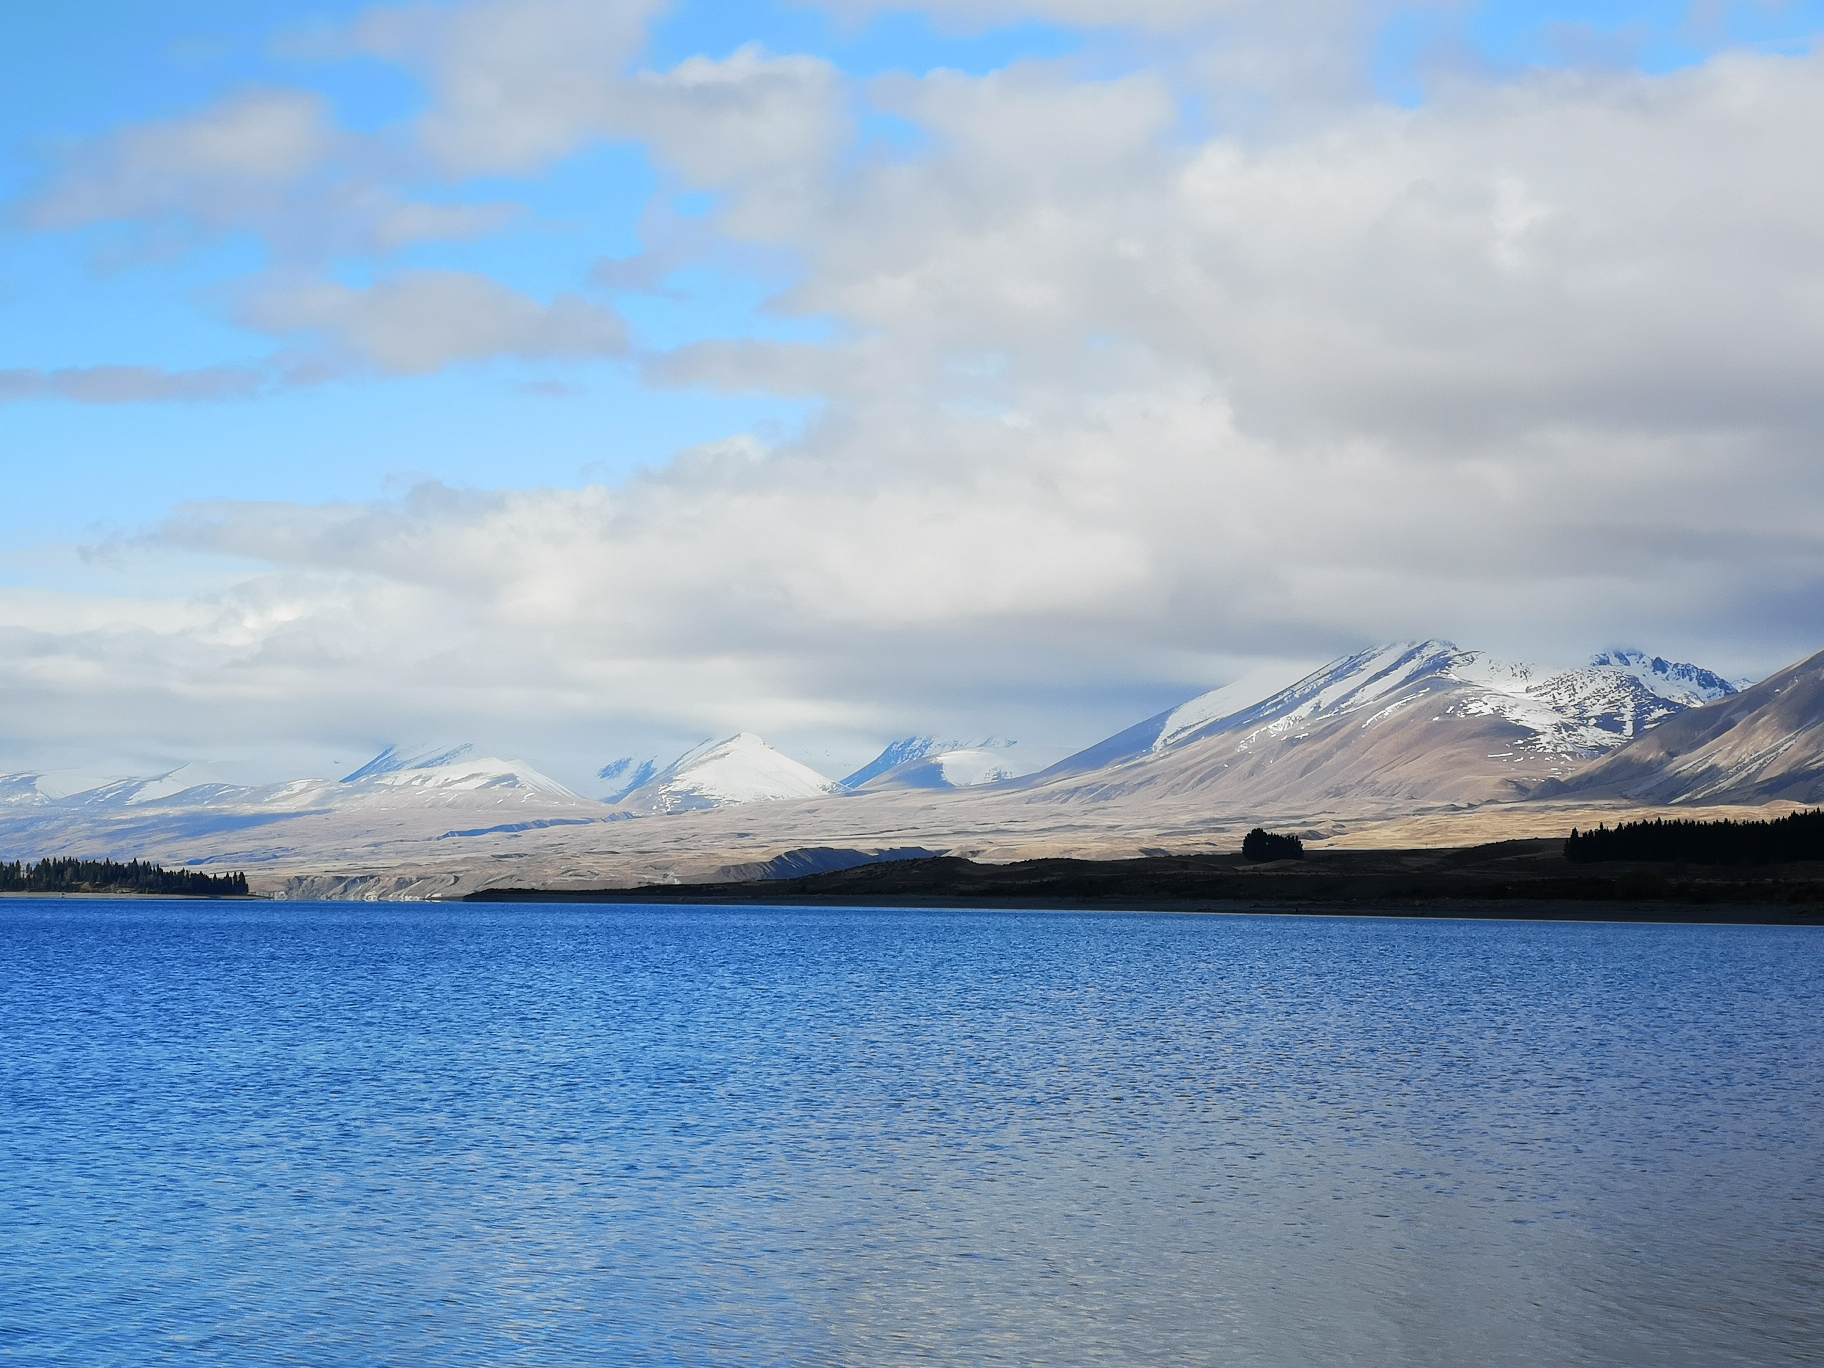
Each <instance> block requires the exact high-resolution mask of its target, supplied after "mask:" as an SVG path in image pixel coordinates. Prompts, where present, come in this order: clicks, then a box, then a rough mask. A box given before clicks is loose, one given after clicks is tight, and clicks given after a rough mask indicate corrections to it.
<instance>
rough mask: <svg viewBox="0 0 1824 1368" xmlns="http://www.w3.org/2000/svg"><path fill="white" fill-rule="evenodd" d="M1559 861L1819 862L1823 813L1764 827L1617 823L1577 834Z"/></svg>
mask: <svg viewBox="0 0 1824 1368" xmlns="http://www.w3.org/2000/svg"><path fill="white" fill-rule="evenodd" d="M1564 858H1565V859H1567V860H1574V861H1577V862H1578V863H1591V862H1595V861H1599V860H1652V861H1680V860H1682V861H1684V862H1686V863H1688V864H1709V865H1759V864H1784V863H1786V862H1787V861H1790V860H1824V808H1815V809H1813V810H1812V811H1810V812H1794V813H1791V814H1789V815H1788V816H1785V817H1776V818H1774V819H1773V820H1772V821H1767V822H1737V821H1731V820H1728V819H1723V820H1720V821H1714V822H1698V821H1680V820H1676V819H1674V820H1672V821H1667V820H1666V819H1664V818H1654V819H1653V820H1652V821H1641V822H1622V823H1619V824H1618V825H1616V826H1613V827H1608V826H1599V827H1597V828H1596V829H1595V830H1594V831H1584V832H1579V831H1578V830H1577V829H1576V828H1575V827H1573V828H1572V829H1571V834H1570V836H1569V838H1568V839H1566V841H1565V843H1564Z"/></svg>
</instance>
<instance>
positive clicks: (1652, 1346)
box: [0, 900, 1824, 1368]
mask: <svg viewBox="0 0 1824 1368" xmlns="http://www.w3.org/2000/svg"><path fill="white" fill-rule="evenodd" d="M1821 971H1824V933H1820V932H1818V931H1816V930H1805V929H1785V928H1753V927H1703V926H1615V925H1537V924H1522V923H1486V922H1424V921H1383V920H1346V919H1320V918H1273V917H1222V916H1140V915H1122V914H1114V915H1095V914H1041V913H989V914H981V913H964V912H929V911H878V910H874V911H861V910H857V911H840V910H837V911H832V910H828V909H819V910H814V911H809V910H793V909H778V908H769V909H761V910H728V909H695V908H660V909H653V908H628V907H603V906H587V907H585V906H575V907H569V906H538V907H518V906H511V905H507V906H502V905H489V906H479V907H469V906H460V907H440V906H424V905H415V906H372V905H351V904H346V903H343V904H299V903H290V904H246V903H240V904H205V903H152V902H108V903H97V902H83V901H77V900H63V901H46V902H33V901H23V900H6V901H3V902H0V1045H3V1047H4V1048H3V1051H0V1361H3V1362H5V1363H8V1364H83V1365H111V1364H120V1365H129V1364H131V1365H145V1364H162V1363H178V1362H181V1363H185V1364H235V1365H245V1364H261V1365H263V1364H313V1365H342V1364H361V1365H366V1364H374V1365H380V1364H389V1365H395V1364H396V1365H443V1364H475V1365H483V1364H486V1365H496V1364H527V1365H541V1368H549V1366H551V1365H572V1364H577V1365H581V1364H590V1365H600V1364H622V1363H632V1364H643V1363H651V1364H673V1363H676V1364H699V1363H731V1364H732V1363H739V1364H794V1365H797V1364H825V1363H828V1364H858V1365H876V1364H896V1363H944V1364H974V1363H1007V1364H1075V1363H1107V1364H1154V1363H1157V1364H1168V1363H1169V1364H1204V1363H1207V1364H1224V1365H1231V1364H1233V1365H1255V1364H1258V1365H1278V1364H1288V1365H1289V1364H1345V1363H1346V1364H1371V1365H1381V1364H1385V1365H1408V1364H1440V1365H1443V1364H1449V1365H1464V1364H1478V1365H1486V1364H1516V1365H1518V1364H1527V1365H1538V1364H1576V1363H1591V1364H1651V1365H1677V1364H1784V1363H1798V1362H1801V1361H1815V1356H1816V1355H1817V1354H1818V1352H1819V1346H1820V1345H1824V1037H1821V1031H1824V972H1821Z"/></svg>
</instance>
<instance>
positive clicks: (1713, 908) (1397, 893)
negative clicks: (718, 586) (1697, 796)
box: [464, 840, 1824, 926]
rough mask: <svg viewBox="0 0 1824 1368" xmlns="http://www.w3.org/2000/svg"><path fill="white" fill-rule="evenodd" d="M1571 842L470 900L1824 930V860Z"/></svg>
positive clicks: (925, 869) (871, 869)
mask: <svg viewBox="0 0 1824 1368" xmlns="http://www.w3.org/2000/svg"><path fill="white" fill-rule="evenodd" d="M1563 844H1564V843H1563V842H1562V841H1558V840H1530V841H1503V842H1499V843H1497V844H1494V845H1487V846H1474V847H1468V848H1465V849H1456V850H1323V851H1312V852H1311V853H1310V854H1309V855H1308V856H1307V857H1306V858H1305V859H1304V860H1286V861H1280V862H1277V863H1273V864H1261V865H1251V864H1249V863H1248V862H1246V861H1244V860H1242V859H1241V858H1239V857H1238V856H1231V855H1160V856H1146V857H1142V858H1139V859H1131V860H1065V859H1047V860H1027V861H1021V862H1018V863H1015V864H1004V865H990V864H977V863H975V862H973V861H970V860H965V859H960V858H957V857H955V856H939V857H935V858H930V859H914V860H894V861H890V862H881V863H871V864H861V865H856V866H853V867H851V868H847V869H838V870H832V871H829V872H826V873H820V874H809V875H803V876H800V877H797V878H789V879H751V880H742V881H738V882H725V883H701V884H649V885H645V886H643V887H639V888H603V889H532V888H495V889H485V890H482V891H480V892H477V893H471V894H469V895H468V897H467V898H466V899H464V901H467V902H572V903H575V902H588V903H646V904H693V905H706V906H744V905H746V906H769V905H770V906H780V905H790V906H802V907H816V906H850V907H855V906H863V907H931V908H938V907H944V908H959V909H982V908H1006V909H1008V910H1010V911H1012V910H1044V909H1055V910H1060V911H1086V910H1107V911H1158V912H1216V913H1248V914H1268V915H1275V914H1276V915H1309V916H1357V917H1438V918H1473V919H1480V920H1490V921H1627V922H1696V923H1716V924H1743V925H1775V926H1824V864H1819V863H1816V862H1808V863H1805V864H1802V865H1781V866H1773V867H1770V868H1759V869H1745V868H1742V867H1733V866H1732V867H1711V866H1706V867H1702V868H1699V867H1695V866H1692V867H1682V866H1643V865H1641V864H1639V863H1637V862H1628V863H1625V864H1618V865H1613V866H1603V865H1574V864H1571V863H1570V862H1569V861H1567V860H1566V859H1565V858H1564V855H1563Z"/></svg>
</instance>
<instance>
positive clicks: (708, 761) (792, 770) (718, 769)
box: [619, 732, 842, 815]
mask: <svg viewBox="0 0 1824 1368" xmlns="http://www.w3.org/2000/svg"><path fill="white" fill-rule="evenodd" d="M841 788H842V786H841V785H840V784H838V783H836V782H835V781H834V780H832V779H826V778H825V777H824V776H823V775H821V774H819V773H818V772H817V771H816V770H814V769H812V768H811V767H810V766H809V765H801V764H799V763H798V761H796V760H794V759H792V758H791V757H790V756H788V755H783V754H781V753H780V752H779V751H776V750H774V749H773V748H772V747H771V746H769V745H767V744H766V742H764V741H762V740H761V739H760V738H759V737H758V736H755V735H754V734H753V733H752V732H741V733H739V734H737V735H735V736H731V737H729V738H727V739H726V740H723V741H705V742H704V743H703V744H702V745H700V746H698V747H697V748H696V749H694V750H691V751H686V752H685V753H684V754H683V755H681V756H679V757H678V758H677V759H676V760H674V761H673V762H672V763H671V764H669V765H667V766H666V767H665V768H664V769H662V770H660V771H659V772H658V773H657V774H655V775H653V776H652V778H651V779H649V780H647V781H646V782H645V783H644V784H642V785H640V786H639V787H638V788H636V789H633V790H631V791H630V792H628V793H627V794H626V795H625V796H624V797H623V798H622V799H621V801H620V803H619V807H620V808H621V809H623V810H624V811H627V812H636V813H643V814H652V815H658V814H663V813H670V812H690V811H695V810H697V809H701V808H716V807H732V806H734V805H735V804H737V803H768V802H777V801H779V800H780V799H785V798H815V797H817V796H818V795H820V794H825V793H837V792H840V791H841Z"/></svg>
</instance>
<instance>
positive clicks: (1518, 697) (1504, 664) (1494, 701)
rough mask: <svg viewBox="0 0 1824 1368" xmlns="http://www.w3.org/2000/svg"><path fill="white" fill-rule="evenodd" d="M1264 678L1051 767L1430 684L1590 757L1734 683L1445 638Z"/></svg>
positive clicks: (1289, 718)
mask: <svg viewBox="0 0 1824 1368" xmlns="http://www.w3.org/2000/svg"><path fill="white" fill-rule="evenodd" d="M1262 683H1263V681H1262V679H1260V678H1254V677H1250V678H1248V679H1244V680H1238V681H1236V683H1234V684H1231V685H1229V686H1227V687H1225V688H1222V689H1217V690H1215V691H1213V692H1211V693H1207V694H1201V695H1199V696H1198V697H1196V698H1193V699H1191V700H1190V701H1189V702H1187V703H1184V704H1181V705H1180V706H1179V707H1177V708H1174V709H1172V710H1171V711H1169V712H1165V713H1160V714H1159V715H1158V716H1156V717H1152V718H1148V719H1147V720H1146V721H1145V722H1141V723H1138V724H1136V725H1135V726H1133V727H1130V728H1128V729H1127V730H1126V731H1124V732H1121V733H1119V734H1118V735H1115V736H1112V737H1110V738H1108V740H1106V741H1103V742H1100V743H1099V744H1097V745H1095V746H1092V747H1090V748H1089V749H1088V750H1085V751H1080V752H1078V753H1077V754H1076V755H1073V756H1071V757H1070V758H1069V759H1067V760H1065V761H1063V762H1061V763H1060V764H1058V765H1056V766H1054V767H1053V768H1052V769H1050V770H1047V771H1046V776H1056V777H1061V776H1063V775H1066V774H1072V773H1083V772H1085V771H1088V770H1093V769H1098V768H1102V767H1104V766H1108V765H1119V764H1125V763H1127V762H1129V761H1134V760H1138V759H1141V758H1143V757H1145V756H1147V755H1151V754H1158V753H1160V752H1163V751H1167V750H1175V749H1177V748H1178V747H1181V746H1187V745H1190V744H1192V743H1195V742H1199V741H1205V740H1209V739H1211V738H1214V737H1218V736H1222V737H1232V738H1233V739H1234V742H1235V744H1237V745H1241V746H1246V745H1249V744H1251V742H1252V740H1253V739H1254V738H1256V737H1276V736H1286V735H1294V734H1301V733H1302V732H1303V730H1304V729H1305V728H1307V727H1309V726H1312V725H1314V724H1317V723H1320V722H1323V721H1326V720H1327V719H1330V718H1336V717H1340V716H1342V715H1344V714H1350V713H1357V712H1363V710H1366V711H1365V712H1364V716H1365V717H1366V718H1367V719H1368V720H1369V723H1372V721H1373V720H1374V719H1375V718H1378V717H1382V716H1385V715H1388V714H1389V713H1390V712H1391V711H1393V710H1397V709H1399V708H1403V707H1405V706H1406V705H1408V704H1410V703H1413V702H1416V701H1417V700H1418V698H1419V697H1420V696H1422V695H1430V694H1438V695H1440V697H1439V698H1438V699H1437V700H1436V701H1437V705H1438V706H1439V707H1440V708H1441V709H1442V711H1441V712H1440V713H1439V717H1440V719H1442V718H1444V717H1447V716H1459V717H1484V716H1499V717H1501V718H1503V719H1505V720H1506V721H1508V722H1511V723H1513V724H1514V725H1515V726H1517V727H1519V728H1521V729H1522V732H1523V733H1526V734H1530V739H1529V740H1527V741H1525V742H1522V743H1519V744H1521V745H1523V746H1524V747H1526V748H1528V749H1531V750H1533V751H1537V752H1539V753H1541V754H1546V755H1552V756H1559V757H1564V758H1567V759H1569V758H1576V757H1589V756H1593V755H1598V754H1602V753H1604V752H1606V751H1609V750H1612V749H1614V748H1615V747H1616V746H1618V745H1620V744H1621V743H1622V742H1624V741H1626V740H1627V739H1628V738H1630V737H1633V736H1636V735H1638V734H1639V733H1640V732H1641V731H1643V730H1645V729H1647V728H1649V727H1652V726H1653V725H1655V724H1656V723H1657V722H1659V721H1661V720H1662V719H1664V718H1666V717H1669V716H1671V715H1673V714H1674V713H1678V712H1682V711H1684V710H1685V709H1686V708H1690V707H1695V706H1698V705H1699V704H1702V703H1708V702H1711V701H1713V700H1715V699H1717V698H1721V697H1724V696H1725V695H1726V694H1729V693H1733V692H1734V691H1735V690H1734V687H1733V686H1732V685H1731V684H1729V683H1728V681H1726V680H1724V679H1722V678H1721V677H1720V676H1718V675H1716V674H1713V673H1712V672H1711V671H1709V670H1704V669H1700V668H1699V667H1698V666H1695V665H1687V664H1681V663H1673V662H1667V661H1665V660H1662V659H1660V658H1659V657H1657V656H1647V655H1646V654H1645V653H1644V652H1639V651H1610V652H1604V653H1603V654H1601V655H1599V656H1597V657H1596V658H1595V659H1594V661H1593V662H1592V663H1591V664H1590V665H1588V666H1586V667H1584V668H1582V669H1577V670H1563V671H1558V672H1556V673H1549V672H1547V671H1544V670H1541V669H1540V668H1538V667H1537V666H1534V665H1529V664H1526V663H1524V662H1521V661H1512V660H1505V659H1502V658H1501V657H1498V656H1492V655H1489V654H1488V653H1486V652H1483V651H1466V650H1463V649H1462V648H1461V647H1459V646H1457V645H1456V644H1455V643H1454V642H1450V641H1445V640H1443V639H1441V638H1432V639H1429V640H1425V641H1398V642H1391V643H1389V644H1387V645H1384V646H1372V647H1369V648H1368V649H1367V650H1363V651H1357V652H1355V653H1353V654H1351V655H1346V656H1342V657H1340V658H1339V659H1337V660H1334V661H1331V662H1330V663H1329V664H1328V665H1325V666H1323V667H1322V668H1320V669H1317V670H1314V671H1312V672H1311V673H1309V674H1307V675H1305V676H1304V677H1303V678H1302V679H1299V680H1297V681H1296V682H1294V683H1292V684H1289V685H1286V686H1285V687H1283V688H1278V689H1273V688H1271V687H1270V683H1269V687H1268V688H1266V689H1265V690H1264V691H1263V688H1262ZM1445 694H1448V698H1446V697H1443V696H1442V695H1445ZM1365 725H1366V724H1365Z"/></svg>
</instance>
